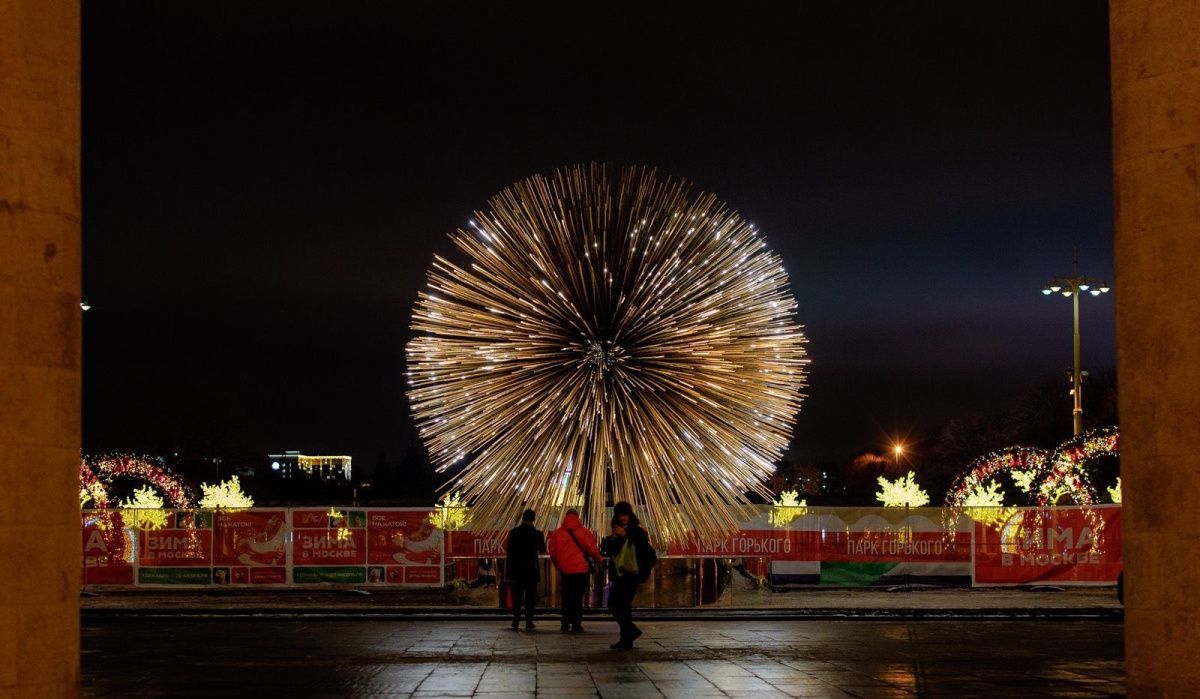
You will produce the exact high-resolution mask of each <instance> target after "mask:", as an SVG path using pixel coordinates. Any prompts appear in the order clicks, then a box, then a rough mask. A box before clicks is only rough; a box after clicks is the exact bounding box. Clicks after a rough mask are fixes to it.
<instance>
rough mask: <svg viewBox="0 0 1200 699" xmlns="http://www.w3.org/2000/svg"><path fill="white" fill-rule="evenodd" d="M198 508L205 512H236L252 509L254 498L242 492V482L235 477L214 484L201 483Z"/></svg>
mask: <svg viewBox="0 0 1200 699" xmlns="http://www.w3.org/2000/svg"><path fill="white" fill-rule="evenodd" d="M200 491H201V492H202V493H203V495H202V496H201V498H200V503H199V504H200V507H201V508H202V509H205V510H217V509H226V510H237V509H242V508H246V507H254V498H252V497H250V496H249V495H247V494H246V493H245V492H243V491H242V481H241V479H239V478H238V477H237V476H232V477H230V478H229V479H228V480H224V481H221V482H219V483H216V484H212V485H210V484H208V483H201V484H200Z"/></svg>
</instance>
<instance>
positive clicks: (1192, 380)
mask: <svg viewBox="0 0 1200 699" xmlns="http://www.w3.org/2000/svg"><path fill="white" fill-rule="evenodd" d="M1109 12H1110V27H1111V34H1110V41H1111V44H1112V97H1113V171H1114V186H1115V193H1114V197H1115V208H1116V284H1115V291H1116V295H1117V297H1116V304H1117V376H1118V380H1119V382H1120V383H1119V389H1120V392H1119V396H1120V401H1121V404H1120V410H1121V472H1122V474H1121V482H1122V488H1123V490H1124V493H1123V501H1124V504H1125V511H1124V513H1123V518H1124V521H1123V525H1122V529H1123V536H1124V544H1125V549H1124V555H1125V657H1126V668H1127V673H1128V678H1127V687H1128V689H1129V693H1130V694H1131V695H1132V696H1155V697H1158V696H1181V697H1182V696H1195V692H1196V691H1197V688H1198V687H1200V662H1197V658H1198V657H1200V655H1198V653H1200V650H1198V649H1200V450H1197V447H1196V445H1197V444H1200V184H1198V183H1197V171H1198V170H1200V1H1197V0H1175V1H1173V0H1113V2H1112V4H1111V6H1110V11H1109Z"/></svg>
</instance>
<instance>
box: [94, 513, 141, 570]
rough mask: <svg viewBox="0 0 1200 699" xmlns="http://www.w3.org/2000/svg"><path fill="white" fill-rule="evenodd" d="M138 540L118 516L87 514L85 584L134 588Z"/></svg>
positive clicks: (114, 514)
mask: <svg viewBox="0 0 1200 699" xmlns="http://www.w3.org/2000/svg"><path fill="white" fill-rule="evenodd" d="M133 549H134V539H133V537H132V536H131V535H130V532H129V530H127V529H126V528H125V525H124V522H123V521H122V518H121V515H120V514H116V513H95V512H84V513H83V584H84V585H132V584H133Z"/></svg>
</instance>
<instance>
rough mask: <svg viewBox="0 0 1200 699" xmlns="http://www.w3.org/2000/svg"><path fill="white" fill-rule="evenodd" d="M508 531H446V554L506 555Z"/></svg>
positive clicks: (455, 556) (463, 556) (456, 556)
mask: <svg viewBox="0 0 1200 699" xmlns="http://www.w3.org/2000/svg"><path fill="white" fill-rule="evenodd" d="M507 544H508V532H489V531H478V532H477V531H471V530H462V531H453V532H446V555H447V556H448V557H450V558H504V557H505V556H507V555H508V547H507Z"/></svg>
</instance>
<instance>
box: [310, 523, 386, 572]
mask: <svg viewBox="0 0 1200 699" xmlns="http://www.w3.org/2000/svg"><path fill="white" fill-rule="evenodd" d="M292 562H293V563H294V564H295V565H298V566H313V565H316V566H361V565H365V564H366V562H367V532H366V531H365V530H362V529H348V528H345V527H343V528H338V529H296V530H294V531H293V532H292Z"/></svg>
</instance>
